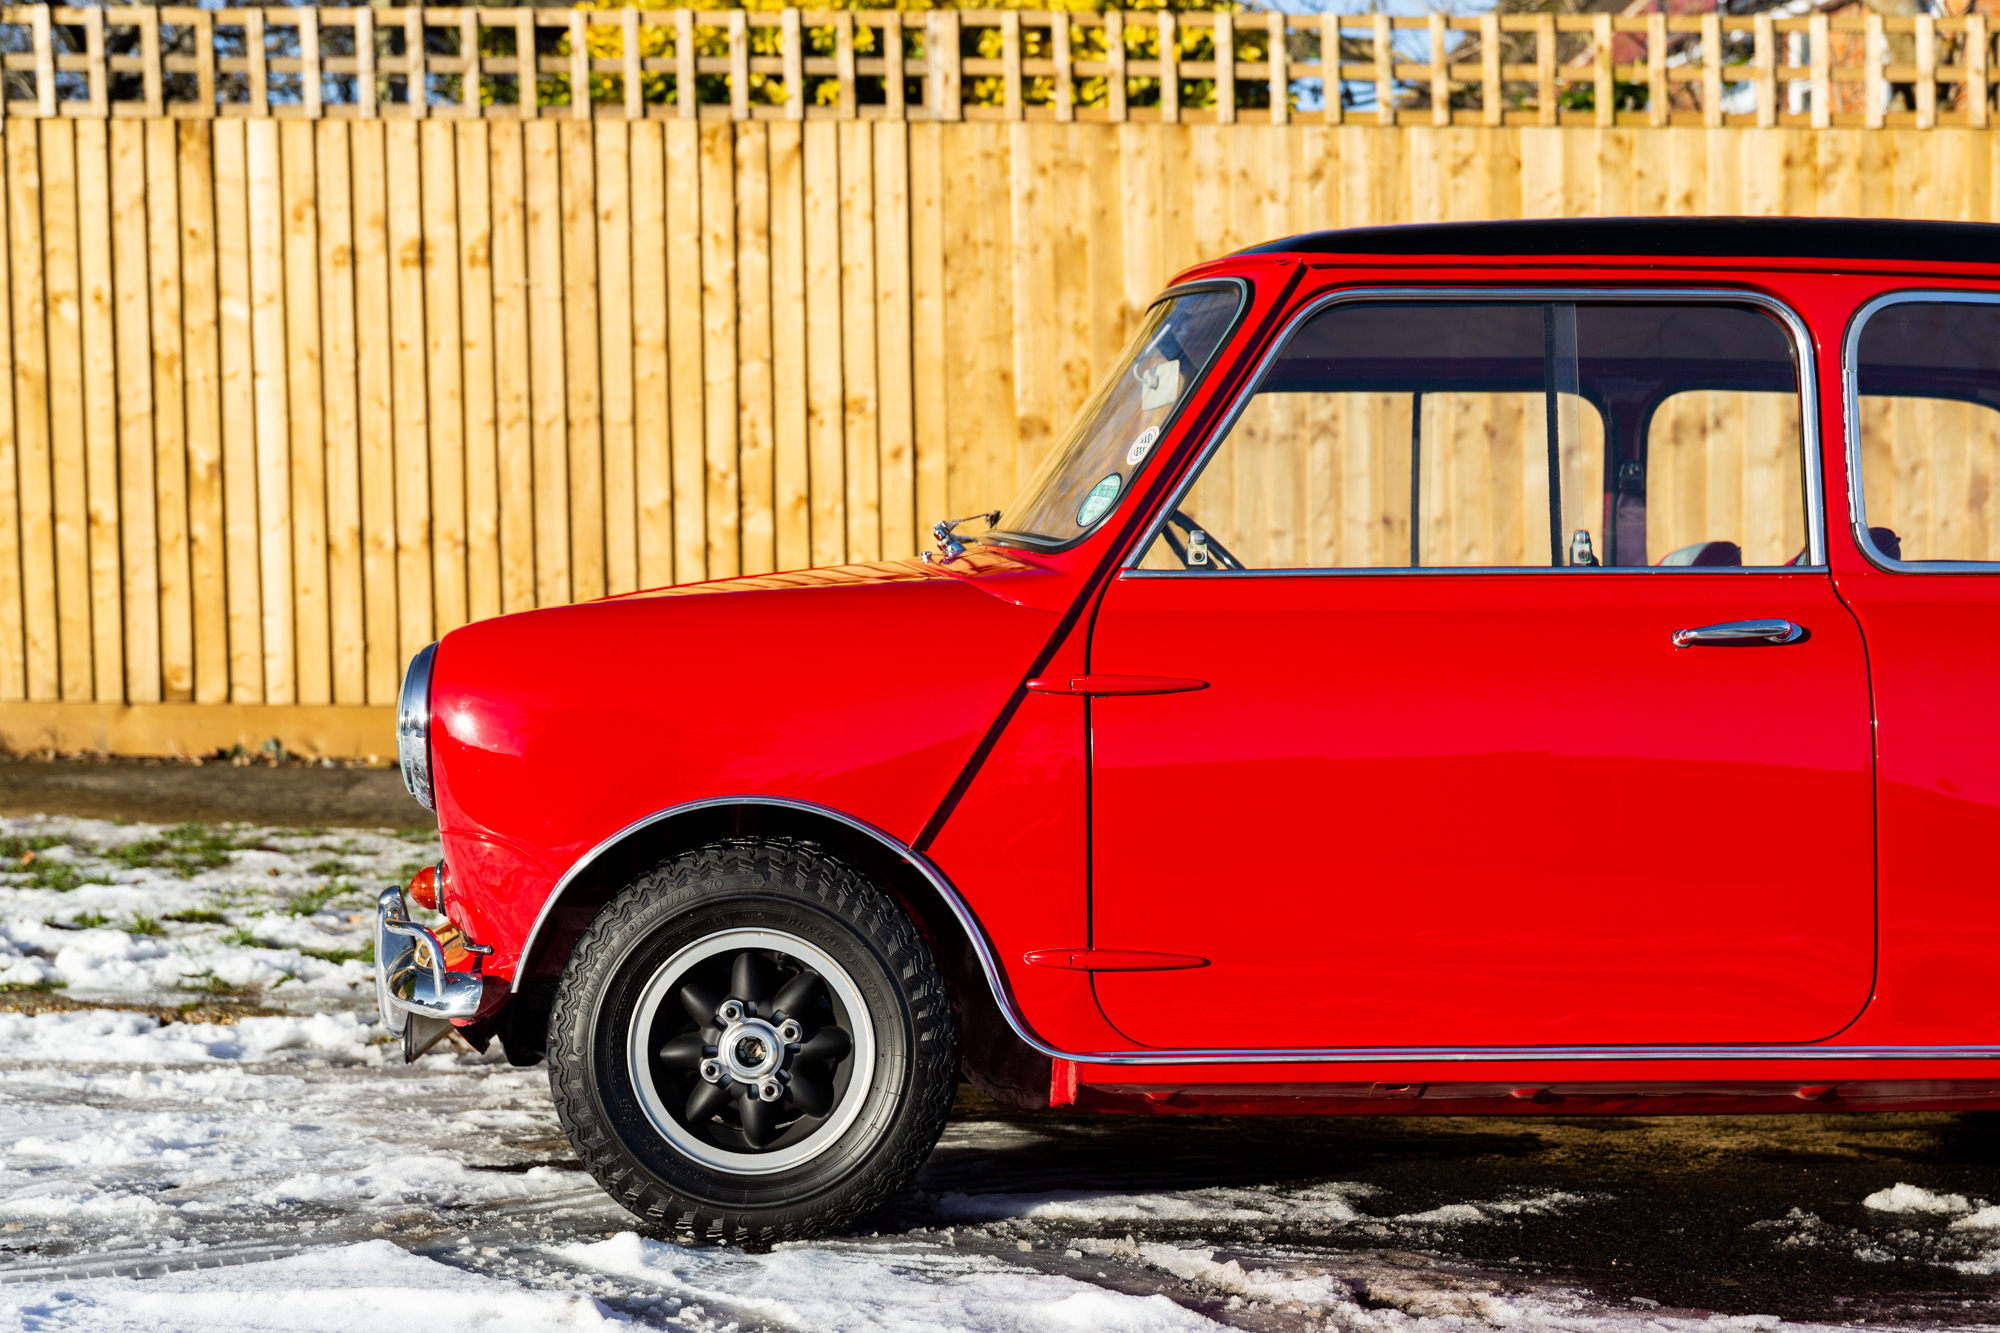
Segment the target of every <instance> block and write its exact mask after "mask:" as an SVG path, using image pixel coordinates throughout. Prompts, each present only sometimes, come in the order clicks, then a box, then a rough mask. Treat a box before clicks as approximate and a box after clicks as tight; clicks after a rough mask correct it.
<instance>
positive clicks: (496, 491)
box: [453, 123, 503, 620]
mask: <svg viewBox="0 0 2000 1333" xmlns="http://www.w3.org/2000/svg"><path fill="white" fill-rule="evenodd" d="M453 128H454V133H455V134H456V136H457V140H458V144H457V165H458V245H459V249H458V254H457V255H456V256H454V259H455V261H456V262H457V264H458V290H459V298H460V300H461V302H462V303H463V304H462V307H461V310H462V313H461V315H460V320H459V338H460V356H461V360H462V362H463V364H464V375H465V611H466V615H467V616H469V617H470V618H471V619H473V620H484V619H486V618H487V617H488V616H497V615H499V614H500V612H501V608H502V606H503V602H502V600H501V592H500V587H501V581H500V471H499V457H498V454H497V453H496V448H497V444H498V434H499V402H498V399H497V395H496V392H495V390H496V380H495V373H494V372H495V369H496V361H495V358H494V347H493V322H494V309H495V306H496V305H497V301H496V293H495V291H494V274H493V191H492V185H491V179H492V157H491V153H492V150H491V147H490V145H489V143H488V139H487V135H488V129H487V127H486V126H485V125H483V124H477V123H474V124H469V125H458V126H455V127H453Z"/></svg>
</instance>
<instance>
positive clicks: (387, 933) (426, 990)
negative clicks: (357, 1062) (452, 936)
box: [375, 889, 486, 1045]
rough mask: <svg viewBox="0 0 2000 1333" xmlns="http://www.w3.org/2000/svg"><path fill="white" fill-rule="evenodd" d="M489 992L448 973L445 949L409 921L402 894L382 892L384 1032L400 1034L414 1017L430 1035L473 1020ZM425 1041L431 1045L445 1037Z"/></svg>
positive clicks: (378, 961) (463, 975) (469, 976)
mask: <svg viewBox="0 0 2000 1333" xmlns="http://www.w3.org/2000/svg"><path fill="white" fill-rule="evenodd" d="M485 989H486V986H485V982H484V981H482V980H481V979H480V977H479V974H478V973H476V972H447V971H445V966H444V945H443V943H442V942H440V941H439V939H438V937H437V936H436V935H435V934H433V933H432V932H431V931H429V930H427V929H426V928H424V927H423V926H420V925H418V924H417V923H416V922H414V921H412V920H410V914H409V912H408V911H407V910H405V908H404V907H403V891H402V890H401V889H384V890H382V896H381V897H380V898H378V899H376V906H375V1002H376V1004H377V1005H379V1006H380V1007H381V1010H382V1026H383V1028H384V1029H386V1030H387V1031H389V1032H396V1033H401V1032H403V1030H404V1029H405V1028H406V1027H408V1026H409V1022H410V1019H411V1018H413V1017H414V1018H417V1019H422V1020H427V1021H426V1022H425V1023H423V1024H422V1026H424V1027H425V1028H427V1029H430V1028H435V1025H436V1024H437V1023H440V1022H442V1023H447V1024H448V1023H450V1022H451V1020H453V1019H455V1018H471V1017H472V1016H473V1015H475V1014H477V1013H478V1012H479V1002H480V999H481V997H482V996H483V995H484V993H485ZM424 1035H425V1036H427V1037H428V1038H429V1040H427V1041H426V1042H425V1043H424V1044H425V1045H429V1044H430V1042H431V1041H435V1040H436V1039H437V1036H442V1035H443V1033H442V1031H441V1030H439V1031H437V1032H436V1035H431V1034H430V1033H428V1032H427V1033H426V1034H424ZM407 1044H408V1043H406V1045H407Z"/></svg>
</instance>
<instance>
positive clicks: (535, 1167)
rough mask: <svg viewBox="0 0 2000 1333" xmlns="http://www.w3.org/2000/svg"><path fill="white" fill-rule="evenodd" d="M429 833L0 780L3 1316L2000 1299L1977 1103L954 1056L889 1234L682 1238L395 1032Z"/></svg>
mask: <svg viewBox="0 0 2000 1333" xmlns="http://www.w3.org/2000/svg"><path fill="white" fill-rule="evenodd" d="M29 852H33V853H34V856H33V857H32V859H28V860H26V861H25V862H24V861H23V858H24V857H27V855H28V853H29ZM435 855H436V846H435V843H434V842H429V841H427V840H426V838H425V836H424V835H423V834H422V833H421V832H417V831H411V832H410V833H409V834H408V835H407V836H398V835H397V834H396V833H395V832H394V831H391V830H384V831H380V832H358V831H349V830H342V831H338V832H334V831H325V830H311V829H304V830H301V829H279V828H269V827H250V826H235V827H228V828H214V827H202V828H182V829H178V830H174V829H169V828H165V827H157V826H143V825H115V824H106V823H96V822H92V821H87V820H74V819H11V820H0V985H5V986H10V987H12V989H11V990H10V991H8V992H7V993H5V994H0V1005H5V1006H6V1009H5V1010H4V1011H0V1329H16V1328H18V1329H36V1330H52V1329H147V1330H164V1329H189V1330H196V1329H199V1330H204V1331H205V1333H208V1331H215V1330H221V1331H223V1333H230V1331H233V1330H238V1329H245V1330H247V1329H356V1328H370V1327H376V1326H381V1325H383V1324H385V1322H386V1321H397V1322H398V1323H406V1322H408V1321H410V1320H412V1319H413V1318H415V1319H422V1320H426V1321H439V1320H443V1321H448V1322H449V1324H450V1326H452V1327H478V1328H486V1329H542V1328H568V1327H594V1326H597V1325H600V1324H608V1323H619V1322H624V1323H628V1324H633V1325H637V1326H641V1327H659V1328H683V1329H698V1330H715V1331H718V1333H719V1331H720V1330H727V1329H732V1328H733V1329H738V1330H744V1331H745V1333H748V1330H759V1329H809V1330H848V1329H854V1330H860V1329H893V1330H911V1331H914V1330H930V1329H950V1330H974V1331H976V1333H986V1331H988V1330H992V1331H994V1333H1002V1331H1011V1330H1029V1329H1078V1328H1087V1329H1114V1330H1124V1329H1131V1330H1153V1329H1159V1330H1179V1329H1213V1328H1217V1327H1230V1328H1243V1329H1259V1330H1264V1329H1270V1330H1276V1329H1287V1330H1289V1329H1314V1330H1319V1329H1342V1330H1357V1331H1359V1330H1371V1331H1374V1330H1380V1331H1382V1333H1390V1331H1395V1333H1402V1331H1403V1330H1411V1331H1414V1330H1419V1329H1422V1330H1432V1329H1437V1330H1444V1329H1452V1330H1471V1329H1485V1328H1496V1329H1498V1328H1507V1329H1523V1328H1526V1329H1536V1330H1542V1329H1547V1330H1574V1331H1575V1333H1599V1331H1600V1330H1602V1331H1604V1333H1610V1331H1611V1330H1623V1329H1628V1328H1629V1329H1632V1330H1634V1331H1635V1333H1636V1331H1637V1330H1640V1329H1644V1330H1648V1331H1649V1333H1691V1331H1692V1330H1695V1329H1702V1330H1712V1331H1719V1330H1742V1331H1743V1333H1751V1331H1753V1330H1769V1329H1776V1328H1778V1327H1780V1326H1781V1325H1783V1326H1786V1327H1793V1326H1797V1327H1808V1326H1830V1325H1852V1324H1856V1323H1866V1324H1872V1325H1878V1326H1891V1325H1893V1326H1904V1327H1926V1328H1933V1327H1972V1326H1980V1325H1988V1324H1993V1323H2000V1286H1996V1284H2000V1276H1996V1275H2000V1125H1995V1124H1994V1123H1992V1122H1991V1121H1989V1120H1988V1119H1987V1118H1984V1117H1977V1116H1951V1115H1895V1116H1881V1117H1859V1116H1836V1115H1798V1116H1788V1117H1742V1118H1720V1117H1687V1118H1672V1119H1652V1120H1627V1119H1589V1118H1569V1119H1563V1118H1541V1117H1537V1118H1533V1119H1528V1118H1520V1119H1497V1118H1496V1119H1478V1118H1465V1119H1359V1118H1356V1119H1276V1118H1273V1119H1235V1120H1231V1119H1204V1118H1160V1119H1150V1118H1139V1119H1133V1118H1120V1117H1086V1116H1071V1115H1042V1116H1028V1115H1019V1114H1015V1113H1012V1112H1008V1111H1005V1110H1003V1109H1002V1108H999V1107H997V1106H994V1105H993V1104H991V1103H989V1102H985V1101H983V1100H982V1099H980V1098H978V1097H977V1096H975V1095H973V1094H971V1093H970V1092H966V1093H964V1094H963V1095H962V1096H961V1098H960V1100H959V1104H958V1106H957V1109H956V1113H955V1115H954V1118H953V1121H952V1123H951V1125H950V1127H949V1128H948V1129H947V1131H946V1134H945V1137H944V1140H943V1142H942V1143H941V1144H940V1145H939V1148H938V1151H937V1152H936V1153H935V1154H934V1155H933V1157H932V1159H931V1161H930V1163H929V1165H928V1166H927V1167H926V1169H925V1171H924V1174H923V1176H922V1177H921V1178H920V1179H919V1181H918V1182H917V1185H916V1186H915V1188H914V1189H913V1190H912V1191H911V1192H910V1193H908V1194H907V1195H905V1196H904V1197H903V1198H901V1199H900V1200H898V1201H897V1202H896V1203H895V1204H894V1205H892V1206H891V1207H890V1208H889V1209H887V1210H885V1211H884V1212H883V1213H882V1214H881V1215H880V1216H879V1217H878V1218H876V1219H874V1220H873V1221H872V1222H871V1224H870V1229H869V1232H868V1234H859V1235H852V1236H847V1237H843V1238H839V1239H835V1240H829V1241H822V1242H817V1243H813V1244H805V1245H786V1246H780V1247H778V1248H777V1249H775V1250H773V1251H769V1252H765V1253H751V1252H746V1251H744V1250H740V1249H733V1248H685V1247H681V1246H677V1245H673V1244H670V1243H667V1242H666V1241H664V1240H662V1239H661V1238H658V1237H656V1236H651V1235H647V1234H645V1233H644V1232H643V1231H642V1230H641V1229H639V1228H638V1227H637V1224H636V1223H635V1221H634V1219H632V1218H631V1217H630V1216H629V1215H627V1214H625V1213H624V1212H622V1211H621V1210H620V1209H619V1208H618V1207H617V1206H616V1205H614V1204H613V1203H612V1202H611V1201H610V1200H609V1199H608V1198H606V1197H605V1196H604V1195H603V1194H602V1193H601V1192H600V1191H599V1190H598V1189H597V1188H596V1187H595V1185H594V1184H593V1183H592V1182H591V1181H590V1179H589V1178H588V1177H587V1176H586V1175H585V1174H583V1173H582V1172H581V1171H580V1170H579V1169H578V1166H577V1163H576V1161H575V1159H574V1157H573V1156H572V1154H571V1152H570V1149H569V1145H568V1143H567V1142H566V1141H565V1140H564V1138H563V1137H562V1134H561V1132H560V1129H559V1127H558V1126H557V1123H556V1119H555V1115H554V1112H553V1109H552V1108H551V1106H550V1103H549V1098H548V1091H547V1083H546V1076H545V1074H544V1072H543V1071H541V1070H516V1069H511V1068H509V1067H507V1065H506V1064H505V1063H504V1062H502V1061H500V1060H499V1059H498V1058H497V1056H494V1057H482V1056H477V1055H473V1054H472V1053H470V1052H468V1051H466V1050H464V1049H463V1048H462V1047H458V1046H456V1045H454V1046H453V1047H450V1048H446V1049H441V1050H439V1051H436V1052H433V1053H432V1054H430V1055H428V1056H426V1057H424V1058H423V1059H422V1060H420V1061H419V1062H418V1063H417V1064H415V1065H413V1066H409V1067H405V1066H403V1065H402V1064H400V1063H399V1061H400V1053H399V1052H397V1051H395V1050H394V1049H393V1048H391V1047H389V1046H388V1045H387V1044H386V1043H384V1042H383V1041H382V1040H381V1039H380V1038H379V1037H378V1035H377V1033H376V1029H375V1027H374V1024H373V1022H372V1017H371V1016H370V1015H369V1014H368V1013H367V1012H366V1004H367V1001H368V1000H369V998H370V996H369V992H368V984H367V982H368V970H367V964H366V963H365V962H363V961H362V959H361V958H359V957H356V956H354V954H355V953H356V951H358V950H360V949H361V948H362V946H363V944H364V943H365V918H363V917H362V915H361V912H360V907H361V906H363V905H365V901H366V899H367V897H368V896H369V895H370V894H371V893H372V891H373V890H374V889H375V888H377V887H379V886H380V884H382V883H386V882H389V881H391V880H393V879H395V878H397V877H398V876H400V875H401V874H402V873H403V871H404V869H405V867H406V866H408V865H410V864H413V863H417V862H420V861H422V860H423V859H424V858H426V857H430V856H435ZM8 862H11V863H12V864H11V866H9V865H8V864H7V863H8ZM175 917H179V918H181V919H179V920H175V919H173V918H175ZM107 1005H118V1006H123V1007H122V1008H117V1009H113V1008H106V1007H104V1006H107Z"/></svg>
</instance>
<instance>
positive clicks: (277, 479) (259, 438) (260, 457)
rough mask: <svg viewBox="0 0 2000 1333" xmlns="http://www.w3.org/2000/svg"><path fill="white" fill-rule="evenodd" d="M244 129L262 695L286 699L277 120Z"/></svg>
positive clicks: (289, 689)
mask: <svg viewBox="0 0 2000 1333" xmlns="http://www.w3.org/2000/svg"><path fill="white" fill-rule="evenodd" d="M245 131H246V133H245V143H244V148H245V154H244V157H245V163H246V175H247V178H248V179H247V185H248V189H247V192H246V198H247V199H248V201H249V233H250V337H251V358H252V365H253V371H252V375H251V392H252V395H253V397H254V399H255V401H256V411H257V418H256V442H257V443H256V449H257V513H256V520H255V521H256V524H257V548H258V550H257V564H258V573H259V576H260V578H259V596H260V611H261V620H260V633H261V635H262V639H263V647H264V662H263V667H264V702H266V703H274V704H288V703H294V702H296V701H297V697H296V695H295V694H294V686H295V684H296V674H297V662H296V658H295V656H294V650H295V647H296V639H295V638H294V635H293V622H292V611H293V606H294V604H295V600H296V597H297V591H298V590H297V588H296V586H295V584H294V581H293V577H292V496H291V472H292V466H291V464H292V460H291V440H290V438H289V434H290V433H289V431H288V429H287V425H286V423H287V421H288V419H289V417H290V414H291V404H290V401H289V395H288V393H287V390H288V388H289V385H288V384H287V364H288V357H287V355H286V347H285V307H284V291H285V264H284V220H285V201H284V195H283V192H282V189H281V186H280V182H279V166H278V125H277V124H276V122H274V121H268V120H253V121H251V122H250V123H249V125H247V126H246V127H245Z"/></svg>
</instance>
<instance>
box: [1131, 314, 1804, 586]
mask: <svg viewBox="0 0 2000 1333" xmlns="http://www.w3.org/2000/svg"><path fill="white" fill-rule="evenodd" d="M1362 301H1366V302H1378V301H1436V302H1446V301H1453V302H1465V301H1485V302H1495V303H1502V302H1504V303H1515V304H1524V303H1529V302H1549V301H1564V302H1573V303H1575V304H1578V305H1610V304H1617V303H1624V302H1629V301H1648V302H1658V303H1660V304H1669V305H1748V306H1755V307H1757V308H1758V309H1760V310H1763V311H1766V312H1767V313H1769V314H1772V315H1775V316H1776V317H1777V319H1778V322H1779V323H1781V324H1783V325H1784V326H1785V328H1786V329H1787V331H1789V332H1790V334H1791V336H1792V351H1793V354H1794V355H1795V356H1797V357H1798V366H1799V388H1798V394H1799V404H1800V408H1799V434H1800V441H1799V450H1800V469H1799V470H1800V472H1801V473H1802V474H1803V477H1804V482H1805V501H1806V557H1807V558H1806V561H1805V563H1803V564H1797V565H1736V566H1706V565H1703V566H1695V565H1672V566H1660V565H1611V566H1599V567H1597V568H1594V569H1590V568H1579V567H1576V566H1570V565H1564V566H1560V567H1558V566H1553V565H1474V566H1470V567H1466V566H1450V567H1447V566H1432V565H1425V566H1422V567H1421V568H1415V569H1413V568H1410V567H1408V566H1395V567H1391V568H1386V569H1366V568H1341V569H1313V568H1303V569H1244V570H1225V571H1215V570H1206V571H1202V572H1199V573H1198V572H1196V571H1194V570H1181V569H1147V570H1142V569H1140V568H1139V561H1141V560H1143V559H1145V555H1146V551H1147V550H1148V549H1149V548H1150V547H1151V546H1152V544H1153V542H1154V540H1155V539H1156V538H1157V537H1158V536H1159V534H1160V529H1162V528H1163V527H1165V526H1166V523H1167V517H1168V515H1170V514H1172V513H1173V512H1174V510H1175V509H1177V508H1178V507H1179V506H1180V503H1181V501H1182V500H1183V499H1185V498H1186V496H1187V493H1188V491H1189V490H1191V489H1192V488H1193V486H1194V483H1195V482H1196V480H1197V479H1199V477H1200V476H1201V470H1202V469H1203V468H1204V467H1206V466H1208V461H1209V459H1210V458H1211V457H1212V456H1213V455H1214V453H1215V451H1216V450H1217V449H1219V448H1220V447H1221V446H1222V442H1223V441H1224V440H1226V439H1228V438H1229V432H1230V431H1231V430H1233V429H1235V426H1236V421H1237V418H1239V417H1241V416H1242V415H1243V413H1244V411H1245V410H1246V409H1247V408H1248V407H1249V406H1250V400H1251V399H1252V398H1254V397H1256V395H1257V389H1258V387H1259V386H1260V385H1262V384H1263V382H1264V376H1265V373H1266V372H1267V371H1268V370H1270V368H1271V362H1272V361H1274V360H1276V359H1277V356H1278V353H1279V352H1281V351H1283V350H1284V347H1285V344H1286V343H1287V342H1289V341H1291V337H1292V335H1293V334H1294V333H1295V332H1297V330H1298V327H1299V325H1300V324H1302V323H1304V322H1305V321H1306V320H1308V319H1311V318H1312V317H1313V316H1314V315H1317V314H1319V313H1320V312H1321V311H1322V310H1326V309H1328V308H1329V307H1331V306H1336V305H1351V304H1354V303H1355V302H1362ZM1818 402H1819V376H1818V367H1817V365H1816V364H1815V363H1814V361H1813V343H1812V336H1811V335H1810V334H1809V333H1808V332H1807V330H1806V325H1805V321H1804V320H1802V319H1800V318H1799V316H1798V314H1797V313H1796V312H1794V311H1793V310H1792V308H1791V307H1790V306H1788V305H1786V304H1785V303H1784V302H1782V301H1780V300H1778V299H1777V298H1776V297H1772V296H1767V295H1765V294H1764V293H1763V292H1758V291H1751V290H1749V289H1746V288H1736V287H1675V288H1652V287H1346V288H1342V289H1341V290H1339V291H1336V292H1328V293H1326V294H1325V295H1323V296H1320V297H1317V298H1315V299H1314V300H1312V301H1311V302H1309V303H1308V304H1306V305H1305V306H1304V307H1302V308H1301V309H1300V310H1299V311H1298V312H1297V313H1296V314H1294V315H1293V316H1292V317H1291V318H1290V319H1289V320H1287V321H1286V322H1285V326H1284V328H1282V329H1280V330H1279V331H1278V333H1277V334H1276V335H1275V336H1274V337H1273V338H1272V339H1271V345H1270V347H1269V348H1267V349H1266V350H1265V352H1264V355H1263V357H1262V358H1261V359H1260V360H1259V361H1258V362H1257V368H1256V370H1255V371H1254V372H1252V374H1251V375H1250V378H1249V379H1248V380H1247V381H1246V382H1245V384H1244V387H1243V389H1242V390H1241V391H1239V392H1238V394H1237V396H1236V400H1235V401H1234V402H1232V403H1231V404H1230V405H1229V410H1228V412H1227V413H1225V414H1224V415H1223V417H1222V419H1221V420H1220V421H1218V422H1217V423H1216V425H1215V427H1214V429H1213V430H1212V431H1211V432H1210V434H1209V437H1208V439H1206V440H1204V441H1203V442H1202V445H1201V450H1200V452H1199V453H1198V454H1196V455H1195V459H1194V462H1193V463H1192V464H1190V465H1189V467H1188V470H1187V472H1186V473H1185V474H1184V475H1183V476H1182V477H1181V480H1180V482H1179V484H1178V485H1176V486H1175V487H1174V489H1173V492H1172V493H1171V494H1170V495H1168V496H1167V498H1166V500H1165V501H1164V502H1163V503H1162V504H1161V506H1160V509H1159V512H1158V513H1156V514H1154V516H1153V521H1152V522H1151V523H1150V524H1148V525H1147V527H1146V530H1145V532H1144V533H1143V534H1142V535H1141V536H1140V538H1139V540H1138V541H1137V542H1136V543H1135V544H1134V545H1133V547H1132V549H1131V550H1130V551H1129V552H1127V553H1126V556H1125V560H1124V563H1123V564H1122V565H1121V567H1120V571H1119V572H1120V576H1121V577H1124V576H1129V575H1133V574H1139V575H1144V576H1146V577H1150V578H1196V579H1209V578H1215V577H1217V575H1218V574H1223V575H1226V576H1229V577H1235V578H1272V577H1276V578H1299V577H1303V576H1307V575H1311V576H1317V577H1337V578H1351V577H1354V576H1357V575H1359V576H1363V577H1367V576H1371V575H1379V574H1399V575H1421V574H1475V573H1476V574H1524V573H1532V574H1541V575H1552V574H1562V575H1570V574H1638V573H1658V574H1714V573H1719V572H1722V571H1724V570H1728V571H1730V572H1734V573H1744V574H1783V573H1789V574H1801V573H1815V574H1823V573H1825V572H1826V570H1827V564H1826V502H1825V494H1824V491H1825V484H1824V482H1823V480H1822V477H1821V472H1822V469H1823V468H1824V466H1825V460H1824V459H1823V458H1822V457H1821V456H1820V436H1819V413H1818V410H1817V408H1816V406H1815V405H1816V404H1817V403H1818ZM1808 464H1810V466H1808Z"/></svg>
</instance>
